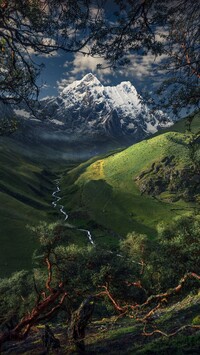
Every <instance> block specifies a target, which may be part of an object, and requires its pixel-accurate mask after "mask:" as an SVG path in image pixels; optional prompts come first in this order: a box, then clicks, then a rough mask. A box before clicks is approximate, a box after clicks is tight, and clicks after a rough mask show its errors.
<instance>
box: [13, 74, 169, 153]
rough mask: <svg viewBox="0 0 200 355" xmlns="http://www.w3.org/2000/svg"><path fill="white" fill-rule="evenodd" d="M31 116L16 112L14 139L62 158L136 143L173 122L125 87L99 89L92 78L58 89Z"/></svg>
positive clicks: (127, 83)
mask: <svg viewBox="0 0 200 355" xmlns="http://www.w3.org/2000/svg"><path fill="white" fill-rule="evenodd" d="M35 107H36V109H35V116H33V115H32V112H31V111H29V110H27V109H26V108H24V107H20V108H17V109H16V108H15V110H14V111H15V114H16V115H17V117H18V120H19V121H20V129H19V130H18V131H17V132H16V134H15V135H14V138H16V139H18V140H20V141H22V142H25V143H26V144H27V143H29V144H35V143H37V144H43V145H46V146H51V147H53V146H55V149H60V150H61V151H62V152H63V154H64V152H68V153H69V154H70V152H71V153H72V151H74V150H75V151H79V153H80V154H81V152H82V151H83V146H84V151H85V154H86V156H87V155H94V154H96V153H100V152H102V151H106V150H108V149H111V148H116V147H119V146H120V147H121V146H127V145H130V144H133V143H135V142H138V141H140V140H142V139H144V138H146V137H148V136H150V135H151V134H153V133H155V132H156V131H158V130H159V129H161V128H166V127H169V126H171V125H172V124H173V121H172V120H171V119H170V118H169V117H167V116H166V115H165V114H164V113H163V112H162V111H154V112H152V111H151V110H150V108H149V107H148V106H147V105H146V104H145V103H143V102H142V97H141V96H139V95H138V93H137V91H136V89H135V87H134V86H133V85H132V84H131V83H130V82H129V81H125V82H121V83H120V84H119V85H117V86H103V85H102V84H101V82H100V81H99V80H98V79H97V78H96V77H95V76H94V75H93V74H91V73H89V74H87V75H85V76H84V77H83V78H82V79H81V80H77V81H74V82H73V83H72V84H68V85H65V86H62V88H61V89H60V93H59V95H58V96H57V97H47V98H44V99H42V100H41V101H40V102H39V103H37V104H36V106H35Z"/></svg>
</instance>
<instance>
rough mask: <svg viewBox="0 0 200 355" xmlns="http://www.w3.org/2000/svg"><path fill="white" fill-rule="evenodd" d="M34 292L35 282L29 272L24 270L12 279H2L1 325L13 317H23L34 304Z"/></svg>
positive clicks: (0, 300)
mask: <svg viewBox="0 0 200 355" xmlns="http://www.w3.org/2000/svg"><path fill="white" fill-rule="evenodd" d="M33 292H34V290H33V280H32V277H31V274H30V273H29V272H28V271H24V270H22V271H19V272H16V273H14V274H13V275H12V276H11V277H10V278H7V279H0V314H1V317H0V323H3V322H6V321H8V320H9V319H10V318H11V317H13V316H17V317H21V316H22V315H23V314H24V312H26V311H27V309H28V306H30V303H31V302H32V296H33ZM31 293H32V295H31Z"/></svg>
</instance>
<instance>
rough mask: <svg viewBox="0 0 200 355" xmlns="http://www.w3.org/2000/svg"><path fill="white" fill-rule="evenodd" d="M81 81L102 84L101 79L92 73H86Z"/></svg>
mask: <svg viewBox="0 0 200 355" xmlns="http://www.w3.org/2000/svg"><path fill="white" fill-rule="evenodd" d="M80 81H82V82H83V81H84V82H88V83H91V82H93V83H95V84H101V83H100V81H99V80H98V79H97V78H96V76H94V74H92V73H88V74H86V75H85V76H84V77H83V78H82V79H81V80H80Z"/></svg>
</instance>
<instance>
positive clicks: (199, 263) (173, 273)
mask: <svg viewBox="0 0 200 355" xmlns="http://www.w3.org/2000/svg"><path fill="white" fill-rule="evenodd" d="M158 243H159V245H160V260H158V264H160V266H159V271H160V276H161V279H162V284H163V285H164V283H166V284H167V285H169V286H170V285H173V284H175V283H176V282H177V281H178V280H179V279H180V277H181V275H184V274H185V273H186V272H195V273H197V274H199V273H200V216H199V215H196V216H194V215H189V216H185V217H182V218H180V217H179V218H177V219H176V220H175V221H174V222H172V223H171V224H168V225H163V224H161V225H159V226H158Z"/></svg>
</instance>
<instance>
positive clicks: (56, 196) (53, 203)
mask: <svg viewBox="0 0 200 355" xmlns="http://www.w3.org/2000/svg"><path fill="white" fill-rule="evenodd" d="M60 192H61V189H60V186H59V180H56V189H55V191H54V192H53V193H52V196H53V198H54V201H52V206H53V207H54V208H57V207H58V208H59V212H60V213H61V214H62V215H63V216H64V221H66V220H67V219H68V218H69V215H68V214H67V213H66V212H65V210H64V206H63V205H61V204H59V203H58V202H59V201H60V200H61V199H62V197H60V196H59V195H58V194H59V193H60ZM73 227H74V228H75V229H76V230H78V231H80V232H83V233H85V234H86V235H87V237H88V240H89V242H90V244H92V245H95V243H94V240H93V238H92V234H91V232H90V231H89V230H88V229H82V228H76V227H75V226H73Z"/></svg>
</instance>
